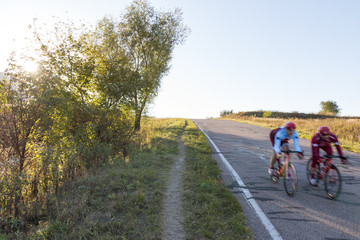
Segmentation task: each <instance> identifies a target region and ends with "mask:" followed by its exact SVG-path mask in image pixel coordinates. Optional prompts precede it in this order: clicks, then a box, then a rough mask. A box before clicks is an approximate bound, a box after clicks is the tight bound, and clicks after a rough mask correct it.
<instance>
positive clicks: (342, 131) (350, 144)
mask: <svg viewBox="0 0 360 240" xmlns="http://www.w3.org/2000/svg"><path fill="white" fill-rule="evenodd" d="M223 119H231V120H235V121H240V122H245V123H249V124H254V125H259V126H263V127H268V128H271V129H273V128H276V127H279V126H283V125H284V124H285V123H286V122H288V121H293V122H295V123H296V125H297V131H298V132H299V135H300V136H301V137H303V138H306V139H311V137H312V136H313V135H314V134H315V133H316V132H317V129H318V128H319V127H320V126H328V127H329V128H330V131H331V132H333V133H335V134H336V136H337V137H338V139H339V142H340V144H341V147H342V148H344V149H347V150H350V151H353V152H357V153H360V119H341V118H325V119H299V118H291V119H289V118H288V119H284V118H258V117H239V118H223Z"/></svg>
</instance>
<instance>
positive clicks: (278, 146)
mask: <svg viewBox="0 0 360 240" xmlns="http://www.w3.org/2000/svg"><path fill="white" fill-rule="evenodd" d="M295 129H296V124H295V123H293V122H287V123H286V124H285V126H284V127H279V128H276V129H274V130H272V131H271V132H270V141H271V144H272V146H273V154H272V156H271V159H270V167H269V171H268V172H269V174H270V175H273V174H274V164H275V161H276V160H280V157H281V150H285V151H287V150H289V142H288V141H289V140H290V139H293V141H294V149H295V151H298V152H299V153H298V157H299V158H300V159H303V157H304V155H303V153H302V150H301V148H300V145H299V134H298V133H297V131H295ZM279 167H280V166H279Z"/></svg>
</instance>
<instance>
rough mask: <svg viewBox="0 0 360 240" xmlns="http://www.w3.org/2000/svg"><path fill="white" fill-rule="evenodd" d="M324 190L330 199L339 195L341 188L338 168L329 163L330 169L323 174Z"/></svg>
mask: <svg viewBox="0 0 360 240" xmlns="http://www.w3.org/2000/svg"><path fill="white" fill-rule="evenodd" d="M324 185H325V191H326V193H327V195H328V197H329V198H330V199H336V198H338V197H339V195H340V192H341V188H342V179H341V175H340V171H339V169H338V168H337V167H336V166H335V165H331V167H330V169H329V170H328V171H327V172H326V173H325V176H324Z"/></svg>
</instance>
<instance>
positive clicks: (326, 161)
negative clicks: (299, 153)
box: [306, 155, 342, 199]
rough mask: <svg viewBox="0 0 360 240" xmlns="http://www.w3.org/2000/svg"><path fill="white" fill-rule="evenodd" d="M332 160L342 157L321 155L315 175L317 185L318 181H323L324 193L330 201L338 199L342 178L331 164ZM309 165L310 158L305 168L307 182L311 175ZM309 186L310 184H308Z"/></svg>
mask: <svg viewBox="0 0 360 240" xmlns="http://www.w3.org/2000/svg"><path fill="white" fill-rule="evenodd" d="M333 158H342V157H340V156H335V155H323V156H322V157H321V158H320V159H319V160H318V162H317V167H316V174H315V178H316V182H317V183H318V182H319V181H320V180H323V182H324V187H325V191H326V193H327V196H328V197H329V198H330V199H336V198H338V197H339V195H340V193H341V189H342V177H341V174H340V171H339V169H338V168H337V167H336V166H335V165H334V164H333ZM311 163H312V159H311V158H310V159H309V161H308V163H307V167H306V175H307V178H308V181H309V182H310V178H311V175H312V173H311V171H310V168H311ZM310 184H312V183H311V182H310ZM316 186H317V184H316Z"/></svg>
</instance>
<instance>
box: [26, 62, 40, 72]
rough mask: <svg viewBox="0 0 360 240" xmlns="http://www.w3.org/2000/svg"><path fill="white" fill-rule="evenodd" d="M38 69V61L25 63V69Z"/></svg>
mask: <svg viewBox="0 0 360 240" xmlns="http://www.w3.org/2000/svg"><path fill="white" fill-rule="evenodd" d="M37 69H38V65H37V63H36V62H26V63H25V64H24V70H25V71H27V72H36V71H37Z"/></svg>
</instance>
